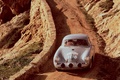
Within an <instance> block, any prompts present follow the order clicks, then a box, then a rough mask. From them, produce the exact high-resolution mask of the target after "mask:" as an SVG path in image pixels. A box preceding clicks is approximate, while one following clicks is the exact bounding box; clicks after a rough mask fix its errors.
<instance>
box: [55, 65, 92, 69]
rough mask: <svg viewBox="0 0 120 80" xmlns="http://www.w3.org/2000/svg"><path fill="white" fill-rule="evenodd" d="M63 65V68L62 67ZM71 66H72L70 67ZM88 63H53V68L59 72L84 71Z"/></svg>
mask: <svg viewBox="0 0 120 80" xmlns="http://www.w3.org/2000/svg"><path fill="white" fill-rule="evenodd" d="M63 64H64V66H63ZM70 64H72V65H73V66H70ZM89 64H90V63H86V64H85V63H84V64H83V63H55V65H54V66H55V68H56V69H60V70H75V69H84V68H87V67H88V66H89Z"/></svg>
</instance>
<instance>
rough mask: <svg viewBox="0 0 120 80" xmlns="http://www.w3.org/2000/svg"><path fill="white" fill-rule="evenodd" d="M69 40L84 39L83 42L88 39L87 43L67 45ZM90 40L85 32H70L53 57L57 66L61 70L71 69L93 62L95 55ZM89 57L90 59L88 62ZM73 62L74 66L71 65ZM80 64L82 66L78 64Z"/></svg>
mask: <svg viewBox="0 0 120 80" xmlns="http://www.w3.org/2000/svg"><path fill="white" fill-rule="evenodd" d="M68 40H73V42H74V43H75V42H78V41H79V40H82V41H83V42H85V41H86V44H82V45H79V46H76V45H70V46H66V41H68ZM84 40H85V41H84ZM88 40H89V38H88V36H87V35H85V34H70V35H67V36H65V37H64V38H63V41H62V44H61V46H60V47H59V48H58V49H57V51H56V53H55V55H54V58H53V63H54V66H55V68H56V69H61V70H71V69H82V68H86V67H88V65H89V64H90V63H91V60H92V57H94V53H93V51H92V50H93V49H92V46H91V43H90V41H88ZM79 43H80V42H79ZM87 58H88V59H89V60H88V61H87V62H86V60H87ZM63 64H64V65H63ZM71 64H72V66H70V65H71ZM79 64H80V66H78V65H79ZM62 65H63V66H62Z"/></svg>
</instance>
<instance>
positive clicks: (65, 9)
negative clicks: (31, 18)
mask: <svg viewBox="0 0 120 80" xmlns="http://www.w3.org/2000/svg"><path fill="white" fill-rule="evenodd" d="M47 2H48V4H49V6H50V7H51V10H52V14H53V18H54V21H55V25H56V30H57V42H56V43H57V45H56V49H57V48H58V47H59V46H60V44H61V41H62V38H63V37H64V36H65V35H67V34H75V33H85V34H87V35H88V36H89V37H90V40H91V42H92V44H93V45H94V46H95V52H96V53H99V47H98V42H97V38H96V34H95V32H94V31H93V30H92V29H91V28H90V25H89V24H88V23H87V22H86V18H85V15H84V14H83V13H82V12H81V10H80V9H79V8H78V6H79V5H78V4H77V2H76V0H47ZM97 61H99V60H98V59H97V60H96V61H95V64H94V66H93V68H92V69H91V70H80V71H71V72H58V71H56V70H55V68H54V66H53V63H52V58H51V59H49V61H48V62H47V63H46V64H45V67H43V68H42V69H41V71H40V73H38V74H35V75H32V76H33V77H32V80H81V79H82V80H96V75H97V71H98V70H99V67H97V66H98V64H99V63H98V62H97Z"/></svg>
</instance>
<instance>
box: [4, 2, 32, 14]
mask: <svg viewBox="0 0 120 80" xmlns="http://www.w3.org/2000/svg"><path fill="white" fill-rule="evenodd" d="M2 1H3V2H4V3H5V4H6V5H7V6H9V7H10V9H11V10H12V13H13V14H15V15H17V14H19V13H22V12H24V11H26V10H28V9H30V2H31V0H2Z"/></svg>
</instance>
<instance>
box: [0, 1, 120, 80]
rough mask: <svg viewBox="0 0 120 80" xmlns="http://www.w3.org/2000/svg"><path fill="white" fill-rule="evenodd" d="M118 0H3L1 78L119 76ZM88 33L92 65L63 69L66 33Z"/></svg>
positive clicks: (112, 79)
mask: <svg viewBox="0 0 120 80" xmlns="http://www.w3.org/2000/svg"><path fill="white" fill-rule="evenodd" d="M119 5H120V0H0V80H4V79H8V78H9V79H10V80H120V46H119V45H120V6H119ZM79 33H84V34H87V35H88V36H89V38H90V41H91V43H92V44H93V45H94V48H95V53H96V56H95V61H94V64H93V68H92V69H91V70H80V71H79V70H78V71H69V72H59V71H56V69H55V68H54V66H53V62H52V60H53V59H52V58H53V55H54V53H55V51H56V50H57V48H58V47H59V46H60V44H61V41H62V39H63V37H64V36H65V35H67V34H79Z"/></svg>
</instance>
